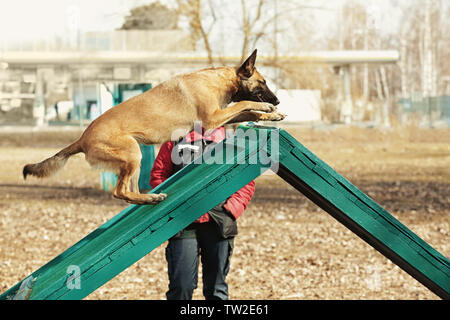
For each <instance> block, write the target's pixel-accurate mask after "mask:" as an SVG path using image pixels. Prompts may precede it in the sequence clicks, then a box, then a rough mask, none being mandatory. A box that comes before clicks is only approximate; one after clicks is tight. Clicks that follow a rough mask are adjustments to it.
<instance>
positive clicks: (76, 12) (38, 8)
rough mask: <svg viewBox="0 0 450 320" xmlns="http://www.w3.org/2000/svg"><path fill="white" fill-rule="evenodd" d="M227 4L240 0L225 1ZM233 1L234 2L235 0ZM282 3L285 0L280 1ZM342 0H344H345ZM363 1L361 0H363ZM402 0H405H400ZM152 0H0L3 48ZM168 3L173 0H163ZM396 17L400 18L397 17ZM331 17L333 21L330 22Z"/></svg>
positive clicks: (386, 20)
mask: <svg viewBox="0 0 450 320" xmlns="http://www.w3.org/2000/svg"><path fill="white" fill-rule="evenodd" d="M216 1H220V0H216ZM222 1H224V4H225V3H226V5H227V6H230V5H232V4H233V3H236V5H237V6H240V1H237V0H222ZM232 1H233V2H232ZM278 1H279V3H280V4H281V2H282V1H288V0H278ZM342 1H343V0H342ZM361 1H362V0H361ZM397 1H403V0H397ZM149 2H152V1H149V0H39V1H33V0H3V1H1V2H0V47H1V44H2V43H8V42H10V41H11V40H13V41H15V42H17V41H23V40H29V39H39V38H44V39H45V38H51V37H53V36H55V35H62V34H67V33H68V32H71V31H72V32H74V30H76V29H79V30H80V31H106V30H114V29H116V28H118V27H120V26H121V24H122V22H123V18H124V16H125V15H127V14H128V13H129V10H130V8H133V7H136V6H138V5H142V4H147V3H149ZM162 2H164V3H167V4H169V5H172V6H173V4H174V2H175V1H174V0H166V1H162ZM340 2H341V0H329V1H325V0H316V1H311V3H314V4H320V5H325V6H326V7H328V8H329V9H331V10H333V9H336V8H337V7H338V6H339V3H340ZM365 2H366V3H367V2H371V3H373V4H374V5H375V6H373V8H374V13H375V14H376V15H378V16H379V18H380V20H381V21H382V22H381V23H380V25H381V26H384V27H385V28H394V27H395V23H396V21H397V23H398V17H399V13H400V12H398V10H397V11H392V10H390V11H389V13H388V14H387V12H386V11H387V10H388V8H390V9H391V7H390V3H391V0H366V1H365ZM318 14H319V15H322V17H323V19H319V20H318V21H319V22H320V21H323V24H322V23H321V22H320V23H321V24H322V27H325V26H328V25H329V24H330V23H333V22H332V20H333V19H334V18H335V16H336V15H335V13H333V11H329V10H328V11H322V12H318ZM396 18H397V19H396ZM330 20H331V21H330Z"/></svg>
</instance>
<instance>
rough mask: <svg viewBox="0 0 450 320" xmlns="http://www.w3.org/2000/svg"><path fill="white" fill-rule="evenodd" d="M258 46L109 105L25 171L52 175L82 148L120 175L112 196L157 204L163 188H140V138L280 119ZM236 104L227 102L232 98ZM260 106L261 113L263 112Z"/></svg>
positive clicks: (149, 140)
mask: <svg viewBox="0 0 450 320" xmlns="http://www.w3.org/2000/svg"><path fill="white" fill-rule="evenodd" d="M255 60H256V50H255V51H254V52H253V53H252V54H251V55H250V57H249V58H248V59H247V60H246V61H245V62H244V63H243V64H242V65H241V66H240V67H238V68H233V67H221V68H210V69H204V70H200V71H197V72H192V73H188V74H184V75H180V76H176V77H174V78H172V79H170V80H167V81H165V82H163V83H161V84H159V85H158V86H156V87H154V88H153V89H151V90H149V91H146V92H144V93H142V94H140V95H138V96H135V97H133V98H131V99H129V100H126V101H124V102H122V103H120V104H119V105H117V106H115V107H114V108H111V109H109V110H108V111H107V112H105V113H104V114H102V115H101V116H100V117H98V118H97V119H96V120H94V121H93V122H92V123H91V124H90V125H89V127H87V128H86V130H85V131H84V133H83V135H82V136H81V138H80V139H79V140H78V141H76V142H74V143H73V144H71V145H69V146H68V147H66V148H65V149H63V150H61V151H60V152H58V153H57V154H56V155H54V156H53V157H51V158H48V159H47V160H44V161H42V162H40V163H36V164H27V165H26V166H25V167H24V168H23V176H24V178H25V179H26V177H27V175H33V176H36V177H39V178H42V177H47V176H50V175H51V174H53V173H55V172H56V171H57V170H58V169H61V168H62V167H63V166H64V164H65V163H66V161H67V159H68V158H69V157H70V156H71V155H73V154H76V153H79V152H84V154H85V157H86V160H87V161H88V162H89V163H90V164H91V165H92V166H94V167H100V168H103V169H107V170H111V171H113V172H115V173H117V175H118V181H117V185H116V188H115V190H114V196H115V197H116V198H119V199H123V200H126V201H127V202H129V203H135V204H155V203H158V202H160V201H162V200H164V199H165V198H166V195H165V194H140V193H139V188H138V179H139V172H140V163H141V157H142V155H141V151H140V148H139V143H142V144H159V143H163V142H166V141H169V140H171V138H172V137H171V135H172V132H174V131H175V130H177V129H185V130H188V131H190V130H192V129H193V127H194V122H195V121H201V123H202V125H203V127H204V128H205V129H214V128H217V127H219V126H222V125H224V124H228V123H237V122H242V121H259V120H264V121H280V120H283V119H284V115H282V114H280V113H278V112H276V108H275V107H274V105H277V104H278V103H279V101H278V99H277V97H276V96H275V95H274V94H273V93H272V92H271V91H270V90H269V88H268V87H267V85H266V82H265V80H264V78H263V77H262V76H261V74H260V73H259V72H258V71H257V70H256V69H255ZM231 102H237V103H236V104H234V105H232V106H230V107H228V108H225V107H226V106H227V105H228V104H229V103H231ZM261 112H262V113H261Z"/></svg>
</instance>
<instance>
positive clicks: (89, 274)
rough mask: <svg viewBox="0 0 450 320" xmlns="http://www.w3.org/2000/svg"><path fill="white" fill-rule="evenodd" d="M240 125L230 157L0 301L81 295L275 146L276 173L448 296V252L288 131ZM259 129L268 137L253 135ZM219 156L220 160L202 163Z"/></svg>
mask: <svg viewBox="0 0 450 320" xmlns="http://www.w3.org/2000/svg"><path fill="white" fill-rule="evenodd" d="M241 128H242V129H244V130H246V133H249V134H248V135H247V138H246V140H247V143H246V144H243V143H242V141H239V143H238V141H237V140H236V138H230V139H228V140H226V141H225V142H223V143H222V144H219V146H218V147H222V148H233V149H235V150H236V152H235V154H234V156H233V157H232V161H225V155H224V154H221V153H219V151H216V149H217V150H219V149H220V148H216V149H214V150H215V151H214V152H213V153H212V154H210V155H206V156H205V158H204V161H203V163H202V164H196V163H191V164H190V165H188V166H186V167H185V168H184V169H183V170H181V171H179V172H177V173H176V174H175V175H173V176H172V177H171V178H170V179H168V180H167V181H165V182H164V183H163V184H161V185H160V186H158V187H157V188H155V190H153V192H155V193H158V192H164V193H167V194H168V195H169V197H168V198H167V199H166V200H165V201H163V202H161V203H160V204H158V205H156V206H133V205H132V206H130V207H128V208H126V209H125V210H123V211H122V212H120V213H119V214H118V215H117V216H115V217H114V218H113V219H111V220H110V221H108V222H107V223H105V224H104V225H102V226H101V227H100V228H98V229H97V230H95V231H93V232H92V233H91V234H89V235H88V236H86V237H85V238H84V239H82V240H81V241H79V242H78V243H77V244H75V245H74V246H72V247H71V248H69V249H68V250H66V251H65V252H63V253H62V254H60V255H59V256H57V257H56V258H55V259H53V260H52V261H50V262H49V263H47V264H46V265H44V266H43V267H41V268H40V269H39V270H37V271H35V272H34V273H33V274H32V275H30V276H29V277H27V278H26V279H24V280H23V281H21V282H19V283H18V284H16V285H15V286H14V287H12V288H11V289H10V290H8V291H7V292H5V293H4V294H2V295H1V296H0V299H6V298H13V297H16V298H28V299H82V298H84V297H85V296H87V295H88V294H90V293H91V292H92V291H94V290H96V289H97V288H98V287H100V286H101V285H103V284H104V283H106V282H107V281H109V280H110V279H112V278H113V277H114V276H116V275H117V274H119V273H120V272H121V271H123V270H124V269H126V268H128V267H129V266H130V265H132V264H133V263H134V262H136V261H137V260H139V259H140V258H142V257H143V256H145V255H146V254H148V253H149V252H151V251H152V250H153V249H154V248H156V247H158V246H159V245H161V244H162V243H163V242H164V241H166V240H167V239H169V238H170V237H171V236H173V235H174V234H176V233H177V232H179V231H180V230H182V229H183V228H185V227H186V226H187V225H189V224H190V223H192V222H193V221H195V220H196V219H197V218H198V217H200V216H201V215H202V214H203V213H204V212H207V211H208V210H209V209H211V208H212V207H214V206H215V205H216V204H217V203H219V202H221V201H223V200H224V199H226V198H227V197H229V196H230V195H231V194H233V193H234V192H236V191H237V190H238V189H240V188H241V187H243V186H244V185H246V184H247V183H249V182H250V181H251V180H253V179H255V178H256V177H258V176H259V175H260V174H261V173H262V172H264V171H265V170H267V169H268V168H269V167H270V165H271V164H270V163H261V162H256V163H253V162H251V164H250V162H249V160H250V159H254V157H253V156H254V155H255V154H257V153H258V152H260V151H263V152H265V153H267V154H270V152H273V151H274V152H277V153H278V154H277V156H278V158H279V170H278V172H277V173H278V175H279V176H280V177H282V178H283V179H285V180H286V181H287V182H288V183H290V184H291V185H293V186H294V187H295V188H297V189H298V190H299V191H301V192H302V193H304V194H305V195H306V196H307V197H308V198H310V199H311V200H312V201H313V202H315V203H316V204H317V205H319V206H320V207H321V208H323V209H324V210H325V211H327V212H328V213H329V214H331V215H332V216H333V217H335V218H336V219H337V220H338V221H339V222H341V223H343V224H344V225H345V226H346V227H348V228H349V229H350V230H352V231H353V232H355V233H356V234H357V235H358V236H359V237H361V238H362V239H363V240H364V241H366V242H367V243H369V244H370V245H371V246H373V247H374V248H375V249H376V250H378V251H380V252H381V253H382V254H384V255H385V256H386V257H388V258H389V259H391V260H392V261H393V262H394V263H396V264H397V265H399V266H400V267H401V268H402V269H404V270H405V271H407V272H408V273H409V274H411V275H412V276H413V277H415V278H416V279H417V280H418V281H420V282H421V283H423V284H424V285H425V286H426V287H428V288H429V289H430V290H432V291H433V292H434V293H436V294H437V295H439V296H440V297H442V298H444V299H450V296H449V291H450V262H449V260H448V259H447V258H446V257H444V256H443V255H442V254H440V253H439V252H438V251H436V250H435V249H433V248H432V247H431V246H430V245H428V244H427V243H426V242H425V241H423V240H422V239H421V238H420V237H418V236H417V235H416V234H414V233H413V232H412V231H410V230H409V229H408V228H407V227H406V226H404V225H403V224H402V223H400V222H399V221H398V220H397V219H395V218H394V217H393V216H392V215H390V214H389V213H388V212H387V211H386V210H385V209H383V208H382V207H381V206H379V205H378V204H377V203H376V202H375V201H373V200H372V199H371V198H369V197H368V196H367V195H365V194H364V193H363V192H362V191H361V190H359V189H358V188H357V187H355V186H354V185H353V184H351V183H350V182H349V181H348V180H346V179H345V178H344V177H342V176H341V175H340V174H339V173H337V172H336V171H334V170H333V169H332V168H331V167H329V166H328V165H327V164H326V163H324V162H323V161H322V160H320V159H319V158H318V157H317V156H315V155H314V154H313V153H312V152H310V151H309V150H308V149H307V148H305V147H304V146H303V145H302V144H301V143H299V142H298V141H297V140H295V139H294V138H293V137H292V136H290V135H289V134H288V133H287V132H286V131H284V130H278V129H275V128H267V127H256V126H247V127H245V126H241ZM261 131H264V132H265V133H267V134H268V136H270V137H271V138H274V139H261V136H259V135H258V134H252V133H255V132H256V133H259V132H261ZM262 136H264V135H262ZM275 137H276V139H275ZM274 145H277V146H275V148H273V147H274ZM215 152H217V153H215ZM217 155H220V157H223V159H224V161H223V162H224V163H222V164H221V163H211V161H208V160H211V159H213V158H214V157H215V156H217ZM220 157H219V158H220ZM228 160H230V159H228ZM272 168H277V166H274V167H272ZM74 265H75V266H77V267H79V269H80V277H79V278H76V275H74V274H73V273H68V272H67V271H68V268H70V267H71V266H74ZM74 279H79V280H80V284H81V286H80V288H76V289H69V288H68V286H67V283H68V282H69V283H71V282H72V281H73V280H74Z"/></svg>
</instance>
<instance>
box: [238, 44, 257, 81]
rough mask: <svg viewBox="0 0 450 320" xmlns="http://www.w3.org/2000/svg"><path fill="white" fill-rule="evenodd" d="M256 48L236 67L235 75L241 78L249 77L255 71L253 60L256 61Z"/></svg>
mask: <svg viewBox="0 0 450 320" xmlns="http://www.w3.org/2000/svg"><path fill="white" fill-rule="evenodd" d="M256 53H257V50H256V49H255V51H253V53H252V54H251V55H250V56H249V57H248V58H247V60H245V62H244V63H243V64H242V65H241V66H240V67H239V68H238V70H237V75H238V76H240V77H241V78H250V77H251V76H252V75H253V72H255V61H256Z"/></svg>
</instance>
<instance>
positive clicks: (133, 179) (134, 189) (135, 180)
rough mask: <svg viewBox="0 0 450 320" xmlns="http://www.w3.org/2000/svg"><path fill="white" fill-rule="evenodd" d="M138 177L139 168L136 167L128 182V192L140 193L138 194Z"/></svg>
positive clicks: (139, 173)
mask: <svg viewBox="0 0 450 320" xmlns="http://www.w3.org/2000/svg"><path fill="white" fill-rule="evenodd" d="M140 175H141V168H140V166H138V167H137V168H136V170H135V172H134V174H133V176H132V177H131V180H130V190H131V192H133V193H140V192H139V176H140Z"/></svg>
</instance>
